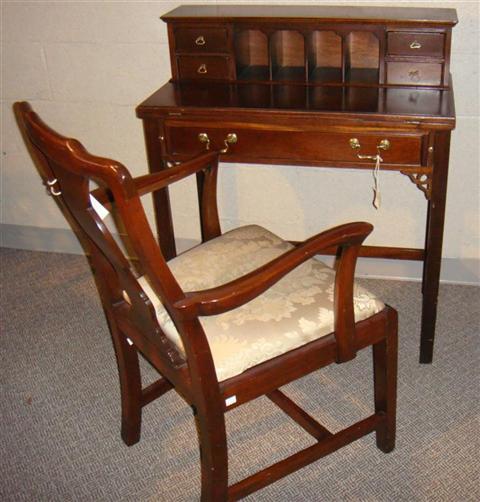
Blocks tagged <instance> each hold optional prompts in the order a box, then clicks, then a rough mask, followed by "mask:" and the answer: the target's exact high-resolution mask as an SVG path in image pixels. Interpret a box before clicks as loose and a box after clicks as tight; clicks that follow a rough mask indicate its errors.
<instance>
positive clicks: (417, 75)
mask: <svg viewBox="0 0 480 502" xmlns="http://www.w3.org/2000/svg"><path fill="white" fill-rule="evenodd" d="M408 76H409V77H410V80H412V82H418V81H419V80H420V72H419V71H418V70H410V71H409V72H408Z"/></svg>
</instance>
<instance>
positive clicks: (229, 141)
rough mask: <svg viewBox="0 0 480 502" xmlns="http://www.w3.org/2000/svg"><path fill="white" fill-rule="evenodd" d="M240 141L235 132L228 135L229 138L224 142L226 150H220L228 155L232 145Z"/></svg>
mask: <svg viewBox="0 0 480 502" xmlns="http://www.w3.org/2000/svg"><path fill="white" fill-rule="evenodd" d="M237 141H238V137H237V135H236V134H235V133H234V132H231V133H228V134H227V137H226V138H225V139H224V140H223V143H224V144H225V148H222V150H220V152H221V153H227V152H228V149H229V147H230V145H234V144H235V143H236V142H237Z"/></svg>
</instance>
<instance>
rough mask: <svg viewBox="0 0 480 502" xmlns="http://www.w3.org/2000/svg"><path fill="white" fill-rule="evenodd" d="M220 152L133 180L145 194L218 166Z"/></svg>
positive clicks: (200, 156)
mask: <svg viewBox="0 0 480 502" xmlns="http://www.w3.org/2000/svg"><path fill="white" fill-rule="evenodd" d="M220 153H221V152H219V151H212V152H207V153H204V154H202V155H199V156H197V157H194V158H193V159H190V160H187V161H185V162H182V163H181V164H179V165H177V166H174V167H171V168H169V169H166V170H164V171H160V172H158V173H153V174H146V175H144V176H139V177H137V178H134V179H133V181H134V183H135V187H136V189H137V192H138V195H145V194H147V193H150V192H154V191H156V190H159V189H160V188H165V187H166V186H168V185H170V184H172V183H175V182H176V181H180V180H181V179H183V178H186V177H187V176H190V175H191V174H195V173H196V172H198V171H203V170H204V169H206V168H208V167H210V166H212V167H216V166H217V164H218V156H219V155H220Z"/></svg>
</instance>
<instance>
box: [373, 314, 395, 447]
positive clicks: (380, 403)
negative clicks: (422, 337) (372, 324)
mask: <svg viewBox="0 0 480 502" xmlns="http://www.w3.org/2000/svg"><path fill="white" fill-rule="evenodd" d="M397 326H398V321H397V313H396V311H394V310H393V309H389V313H388V318H387V322H386V332H387V333H386V337H385V338H384V339H383V340H382V341H381V342H378V343H376V344H375V345H373V346H372V349H373V370H374V397H375V412H377V413H378V412H383V413H385V421H384V422H382V424H381V425H380V427H379V428H378V429H377V431H376V440H377V446H378V448H379V449H380V450H382V451H383V452H385V453H388V452H390V451H392V450H393V449H394V448H395V426H396V407H397V350H398V348H397V345H398V341H397Z"/></svg>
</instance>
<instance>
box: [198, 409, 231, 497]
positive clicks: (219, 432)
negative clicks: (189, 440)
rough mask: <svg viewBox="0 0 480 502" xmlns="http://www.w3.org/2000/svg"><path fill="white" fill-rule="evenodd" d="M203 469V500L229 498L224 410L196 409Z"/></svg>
mask: <svg viewBox="0 0 480 502" xmlns="http://www.w3.org/2000/svg"><path fill="white" fill-rule="evenodd" d="M194 415H195V423H196V426H197V432H198V439H199V443H200V461H201V469H202V496H201V500H202V502H213V501H214V502H226V501H227V500H228V454H227V435H226V430H225V418H224V414H223V411H220V412H215V413H212V412H211V410H207V411H206V412H203V413H202V412H200V411H197V410H195V408H194Z"/></svg>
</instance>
